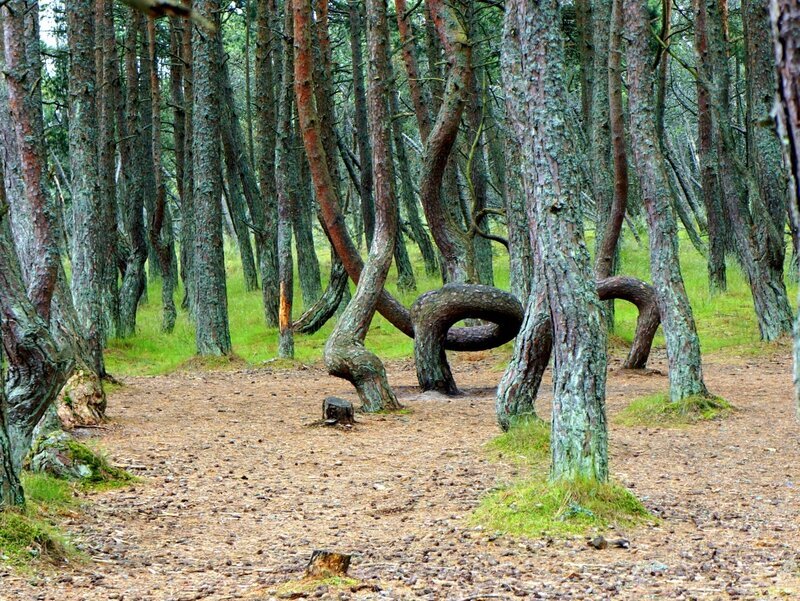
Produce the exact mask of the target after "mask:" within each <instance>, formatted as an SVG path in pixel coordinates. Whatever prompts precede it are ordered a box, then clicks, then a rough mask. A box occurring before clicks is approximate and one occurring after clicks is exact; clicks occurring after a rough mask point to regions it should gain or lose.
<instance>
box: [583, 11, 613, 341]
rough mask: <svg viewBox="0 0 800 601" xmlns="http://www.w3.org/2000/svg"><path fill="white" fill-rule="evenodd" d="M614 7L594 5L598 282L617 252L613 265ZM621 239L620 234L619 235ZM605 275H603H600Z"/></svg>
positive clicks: (593, 171) (593, 169)
mask: <svg viewBox="0 0 800 601" xmlns="http://www.w3.org/2000/svg"><path fill="white" fill-rule="evenodd" d="M611 6H612V3H610V2H607V1H603V0H600V1H595V2H593V4H592V30H593V38H592V46H593V49H594V50H593V54H594V64H593V65H592V70H593V72H594V76H593V78H592V103H591V107H590V114H591V119H590V131H589V137H590V139H591V147H590V150H589V152H590V154H589V156H590V157H591V175H592V190H593V192H594V204H595V213H596V220H595V257H597V258H596V260H595V265H596V267H595V273H596V275H597V277H598V278H605V277H608V276H610V275H612V274H613V273H614V267H615V266H614V251H615V250H616V239H615V240H614V248H612V249H611V256H610V261H609V260H608V258H609V257H607V254H606V253H604V252H603V251H604V250H605V249H604V248H603V244H604V242H605V231H606V228H607V227H608V226H609V224H610V226H611V227H612V228H613V227H614V223H615V222H614V221H613V217H612V207H613V203H614V180H613V176H612V173H611V170H610V169H609V167H610V163H611V101H610V97H609V67H610V65H611V60H610V59H609V38H610V34H611V29H610V27H611ZM617 235H618V234H617ZM601 271H602V273H600V272H601ZM613 307H614V305H613V304H609V305H608V306H607V307H606V310H607V312H608V313H607V317H608V320H609V321H608V323H609V325H613V323H614V322H613V316H614V313H613Z"/></svg>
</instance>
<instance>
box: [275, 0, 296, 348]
mask: <svg viewBox="0 0 800 601" xmlns="http://www.w3.org/2000/svg"><path fill="white" fill-rule="evenodd" d="M291 29H292V5H291V2H287V3H286V8H285V18H284V31H285V32H286V33H287V34H288V33H289V31H291ZM284 40H285V42H284V57H283V73H282V75H281V87H280V102H279V105H278V115H279V118H278V138H277V152H278V171H277V181H276V183H277V185H278V186H277V187H278V280H279V284H278V286H279V290H280V303H279V311H278V326H279V328H280V332H279V336H278V356H279V357H282V358H285V359H294V331H293V329H292V301H293V298H294V280H293V274H294V264H293V263H292V214H293V213H294V212H295V209H294V204H295V198H296V197H297V169H296V166H295V165H294V152H293V150H292V148H291V141H292V106H293V103H292V99H293V96H294V94H293V85H294V78H293V76H292V72H293V70H294V63H293V60H292V43H291V38H290V37H288V35H287V36H286V37H284Z"/></svg>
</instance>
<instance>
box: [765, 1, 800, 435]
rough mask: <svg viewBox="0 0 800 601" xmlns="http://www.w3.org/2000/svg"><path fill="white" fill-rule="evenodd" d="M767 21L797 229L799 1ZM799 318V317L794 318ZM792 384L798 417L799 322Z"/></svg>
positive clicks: (775, 6)
mask: <svg viewBox="0 0 800 601" xmlns="http://www.w3.org/2000/svg"><path fill="white" fill-rule="evenodd" d="M770 21H771V23H772V38H773V42H774V49H775V62H776V65H777V94H776V104H775V112H776V115H777V120H778V131H779V133H780V137H781V141H782V153H783V159H784V165H785V167H786V171H787V175H788V177H789V209H790V213H789V214H790V215H791V217H792V221H793V222H794V225H795V228H800V87H798V85H797V82H798V81H800V3H799V2H798V0H772V2H771V4H770ZM798 319H800V317H798ZM794 384H795V402H796V408H797V417H798V419H800V322H795V330H794Z"/></svg>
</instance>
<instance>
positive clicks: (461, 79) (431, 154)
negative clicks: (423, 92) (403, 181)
mask: <svg viewBox="0 0 800 601" xmlns="http://www.w3.org/2000/svg"><path fill="white" fill-rule="evenodd" d="M427 5H428V8H429V10H430V12H431V14H432V15H433V20H434V22H435V23H436V28H437V31H438V32H439V35H440V37H441V38H442V40H443V43H444V44H445V50H446V53H447V55H448V61H449V65H450V69H449V72H448V76H447V87H446V89H445V93H444V100H443V102H442V106H441V108H440V110H439V115H438V117H437V118H436V122H435V124H434V125H433V128H432V130H431V133H430V136H428V139H427V141H426V145H425V155H424V158H423V161H422V167H421V172H420V196H421V198H422V207H423V208H424V209H425V217H426V218H427V220H428V225H429V226H430V228H431V233H432V234H433V239H434V241H435V242H436V246H437V247H438V248H439V251H440V252H441V253H442V257H443V259H444V265H445V270H446V276H447V278H446V279H447V281H448V282H465V281H467V280H468V279H469V277H468V272H469V265H468V263H469V259H468V249H467V240H466V238H465V236H464V233H463V232H462V231H461V230H460V228H459V227H458V225H457V222H456V221H455V219H454V218H453V215H452V214H450V212H449V211H446V210H445V206H447V207H453V206H457V205H458V203H460V200H459V199H458V198H456V197H455V196H457V192H456V191H457V190H458V187H457V185H456V186H453V185H445V188H446V189H447V192H448V197H447V198H442V184H443V182H444V180H445V171H446V169H447V165H448V159H449V158H450V153H451V151H452V149H453V146H454V144H455V141H456V137H457V135H458V128H459V125H460V123H461V115H462V113H463V111H464V107H465V106H466V103H467V99H468V94H469V84H470V79H471V78H472V69H471V67H470V56H471V48H470V45H469V43H468V39H467V32H466V30H465V28H464V25H463V24H462V23H461V21H460V20H459V17H458V16H457V15H456V13H455V11H454V10H453V9H452V8H451V7H450V6H448V5H446V4H445V3H444V2H442V1H441V0H428V3H427Z"/></svg>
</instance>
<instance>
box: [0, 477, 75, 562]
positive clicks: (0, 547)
mask: <svg viewBox="0 0 800 601" xmlns="http://www.w3.org/2000/svg"><path fill="white" fill-rule="evenodd" d="M22 487H23V489H24V490H25V501H26V502H25V506H24V507H21V508H19V509H6V510H4V511H0V562H1V563H5V564H7V565H10V566H12V567H14V568H15V569H17V570H19V571H21V572H28V571H32V570H34V569H38V568H41V567H42V564H43V562H45V563H52V564H61V563H64V562H66V561H75V560H80V559H81V555H80V553H79V552H78V551H77V550H76V549H75V547H74V546H73V545H72V544H71V543H70V541H69V538H68V537H67V536H66V535H65V534H64V533H63V532H61V531H60V529H59V528H58V526H57V525H56V522H57V521H58V519H59V517H60V516H62V515H65V514H69V513H71V512H72V511H73V510H74V509H75V508H77V506H78V501H77V499H76V498H75V489H74V486H73V485H72V484H71V483H69V482H66V481H64V480H59V479H57V478H53V477H52V476H47V475H44V474H34V473H31V472H23V474H22Z"/></svg>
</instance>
